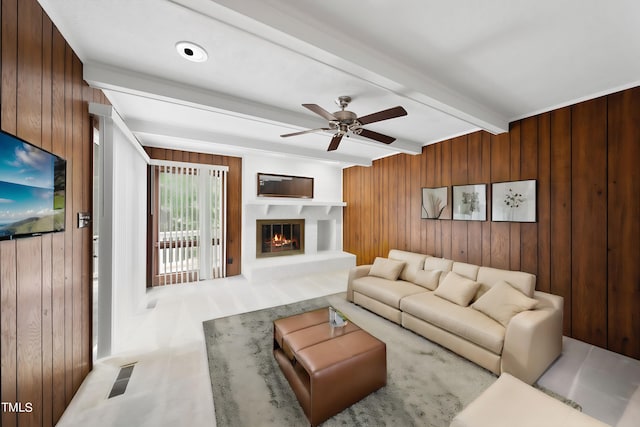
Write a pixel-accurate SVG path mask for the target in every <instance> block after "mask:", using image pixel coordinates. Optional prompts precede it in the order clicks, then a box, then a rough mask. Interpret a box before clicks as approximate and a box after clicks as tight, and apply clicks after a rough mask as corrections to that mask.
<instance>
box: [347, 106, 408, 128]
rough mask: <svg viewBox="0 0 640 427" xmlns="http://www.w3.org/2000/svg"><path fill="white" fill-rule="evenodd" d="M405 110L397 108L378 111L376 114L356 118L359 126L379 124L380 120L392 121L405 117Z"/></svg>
mask: <svg viewBox="0 0 640 427" xmlns="http://www.w3.org/2000/svg"><path fill="white" fill-rule="evenodd" d="M406 115H407V110H405V109H404V108H402V107H400V106H398V107H393V108H389V109H387V110H382V111H378V112H377V113H372V114H368V115H366V116H362V117H358V121H359V122H360V124H361V125H366V124H369V123H373V122H381V121H382V120H388V119H394V118H396V117H401V116H406Z"/></svg>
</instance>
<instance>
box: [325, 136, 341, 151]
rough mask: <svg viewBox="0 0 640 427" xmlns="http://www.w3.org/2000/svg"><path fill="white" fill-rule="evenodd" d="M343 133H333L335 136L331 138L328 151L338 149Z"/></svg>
mask: <svg viewBox="0 0 640 427" xmlns="http://www.w3.org/2000/svg"><path fill="white" fill-rule="evenodd" d="M342 135H343V134H341V133H337V134H335V135H333V138H331V144H329V148H327V151H334V150H337V149H338V145H340V141H341V140H342Z"/></svg>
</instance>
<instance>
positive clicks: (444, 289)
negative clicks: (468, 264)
mask: <svg viewBox="0 0 640 427" xmlns="http://www.w3.org/2000/svg"><path fill="white" fill-rule="evenodd" d="M478 286H479V284H478V282H474V281H473V280H471V279H467V278H466V277H463V276H460V275H459V274H457V273H454V272H453V271H450V272H449V273H448V274H447V276H446V277H445V278H444V280H443V281H442V283H440V286H438V288H437V289H436V290H435V291H434V292H433V294H434V295H437V296H439V297H440V298H444V299H446V300H449V301H451V302H453V303H455V304H458V305H461V306H462V307H466V306H468V305H469V302H471V300H472V299H473V297H474V295H475V294H476V292H477V291H478Z"/></svg>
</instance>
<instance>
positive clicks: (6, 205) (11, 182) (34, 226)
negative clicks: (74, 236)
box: [0, 132, 66, 240]
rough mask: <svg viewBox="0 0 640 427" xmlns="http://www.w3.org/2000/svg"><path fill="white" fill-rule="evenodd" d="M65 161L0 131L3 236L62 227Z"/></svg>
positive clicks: (0, 222) (0, 235)
mask: <svg viewBox="0 0 640 427" xmlns="http://www.w3.org/2000/svg"><path fill="white" fill-rule="evenodd" d="M65 180H66V161H65V160H64V159H62V158H60V157H58V156H56V155H53V154H51V153H49V152H48V151H45V150H43V149H41V148H38V147H36V146H34V145H31V144H29V143H28V142H25V141H23V140H21V139H19V138H16V137H15V136H12V135H10V134H8V133H5V132H0V239H2V240H6V239H11V238H13V237H20V236H32V235H37V234H42V233H51V232H54V231H63V230H64V226H65V215H64V207H65Z"/></svg>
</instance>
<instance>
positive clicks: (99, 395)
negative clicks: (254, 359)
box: [58, 271, 640, 427]
mask: <svg viewBox="0 0 640 427" xmlns="http://www.w3.org/2000/svg"><path fill="white" fill-rule="evenodd" d="M346 278H347V272H346V271H337V272H328V273H323V274H314V275H308V276H304V277H301V278H298V279H295V280H293V279H288V280H280V281H278V282H277V283H269V282H267V283H264V282H262V283H249V282H248V281H247V280H245V279H244V278H242V277H231V278H227V279H219V280H214V281H209V282H201V283H199V284H196V285H181V286H172V287H164V288H155V289H152V290H150V291H149V292H148V293H147V301H148V304H147V306H148V307H149V308H147V309H145V310H143V311H142V312H141V313H139V314H138V315H137V316H136V317H135V318H134V319H132V321H131V325H130V334H129V336H128V337H126V346H125V348H126V351H125V352H122V353H120V354H118V355H115V356H113V357H109V358H105V359H101V360H99V361H98V362H96V364H95V366H94V369H93V371H92V372H91V373H90V374H89V376H88V377H87V378H86V379H85V381H84V383H83V384H82V386H81V388H80V390H79V391H78V393H77V394H76V396H75V398H74V399H73V401H72V402H71V404H70V405H69V407H68V408H67V411H66V412H65V413H64V415H63V417H62V418H61V420H60V422H59V423H58V425H59V426H61V427H72V426H73V427H75V426H87V425H91V426H96V427H97V426H111V427H113V426H123V427H125V426H126V427H129V426H137V427H142V426H149V427H151V426H153V427H161V426H171V427H174V426H181V425H189V426H207V427H210V426H214V425H215V416H214V405H213V403H212V397H211V387H210V383H209V375H208V365H207V360H206V353H205V349H204V336H203V334H202V327H201V323H202V321H204V320H209V319H213V318H217V317H224V316H229V315H233V314H237V313H242V312H247V311H252V310H257V309H261V308H266V307H272V306H277V305H281V304H285V303H289V302H293V301H300V300H304V299H309V298H315V297H318V296H322V295H328V294H332V293H335V292H341V291H344V290H345V288H346ZM266 350H268V349H266ZM266 350H265V351H266ZM132 362H137V363H136V366H135V368H134V370H133V374H132V376H131V380H130V382H129V385H128V387H127V390H126V392H125V393H124V394H123V395H122V396H118V397H115V398H112V399H107V396H108V394H109V391H110V390H111V386H112V385H113V382H114V380H115V378H116V376H117V374H118V371H119V367H120V366H122V365H124V364H127V363H132ZM539 382H540V383H541V384H542V385H543V386H545V387H547V388H549V389H551V390H554V391H556V392H557V393H560V394H562V395H565V396H567V397H569V398H571V399H573V400H575V401H576V402H578V403H579V404H580V405H582V407H583V411H584V412H585V413H587V414H590V415H592V416H594V417H596V418H598V419H601V420H602V421H605V422H606V423H608V424H611V425H612V426H616V427H631V426H634V427H635V426H637V425H638V420H640V361H637V360H634V359H630V358H626V357H623V356H620V355H618V354H615V353H612V352H609V351H606V350H603V349H600V348H597V347H593V346H591V345H588V344H584V343H582V342H579V341H576V340H573V339H570V338H565V341H564V352H563V355H562V356H561V357H560V358H559V359H558V360H557V361H556V363H555V364H554V365H553V366H552V367H551V368H550V369H549V370H548V371H547V372H546V373H545V374H544V375H543V376H542V378H541V379H540V381H539Z"/></svg>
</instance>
